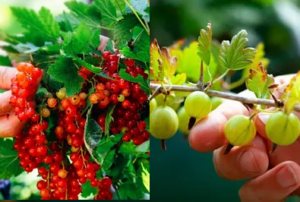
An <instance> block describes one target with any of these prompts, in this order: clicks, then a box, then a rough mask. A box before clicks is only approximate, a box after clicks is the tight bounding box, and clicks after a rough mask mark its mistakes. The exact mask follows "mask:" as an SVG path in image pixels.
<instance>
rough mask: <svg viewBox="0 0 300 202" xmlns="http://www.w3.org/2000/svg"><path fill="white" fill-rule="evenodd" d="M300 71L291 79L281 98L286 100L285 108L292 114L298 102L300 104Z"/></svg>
mask: <svg viewBox="0 0 300 202" xmlns="http://www.w3.org/2000/svg"><path fill="white" fill-rule="evenodd" d="M299 89H300V71H299V72H298V73H297V74H296V75H295V76H294V77H293V78H292V79H291V80H290V83H289V85H288V86H287V87H286V88H285V91H284V94H283V95H282V97H281V100H285V104H284V110H285V112H286V113H287V114H290V113H291V112H292V111H293V109H294V107H295V106H296V105H297V104H300V90H299Z"/></svg>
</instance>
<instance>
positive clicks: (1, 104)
mask: <svg viewBox="0 0 300 202" xmlns="http://www.w3.org/2000/svg"><path fill="white" fill-rule="evenodd" d="M17 73H18V71H17V69H16V68H12V67H2V66H0V89H3V90H7V91H6V92H4V93H1V94H0V137H14V136H16V135H17V134H20V132H21V131H22V129H23V127H24V125H25V124H26V121H20V120H19V119H18V117H17V116H16V114H15V113H14V111H13V106H12V105H11V104H10V98H11V96H12V92H11V90H10V87H11V80H12V79H13V78H15V77H16V74H17ZM40 81H41V77H40V78H39V79H37V84H39V83H40ZM37 87H38V85H37V86H36V89H34V90H33V94H32V95H31V96H29V97H28V98H27V100H28V102H30V103H32V104H33V105H35V102H34V95H35V92H36V91H37Z"/></svg>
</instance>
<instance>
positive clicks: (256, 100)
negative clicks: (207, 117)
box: [150, 83, 300, 112]
mask: <svg viewBox="0 0 300 202" xmlns="http://www.w3.org/2000/svg"><path fill="white" fill-rule="evenodd" d="M165 87H166V86H165ZM171 87H172V91H182V92H193V91H199V90H200V89H199V88H197V87H190V86H180V85H172V86H171ZM157 88H159V91H160V92H163V89H162V88H161V86H160V84H152V83H151V84H150V89H152V90H155V89H157ZM206 93H207V94H208V95H210V96H214V97H220V98H224V99H230V100H235V101H239V102H242V103H247V104H259V105H266V106H275V101H274V100H267V99H259V98H252V97H251V98H250V97H244V96H241V95H237V94H234V93H228V92H220V91H215V90H207V91H206ZM294 110H295V111H297V112H300V106H299V105H297V106H295V107H294Z"/></svg>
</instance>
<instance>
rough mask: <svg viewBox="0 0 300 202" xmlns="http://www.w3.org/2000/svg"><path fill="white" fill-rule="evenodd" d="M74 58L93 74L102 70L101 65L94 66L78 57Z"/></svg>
mask: <svg viewBox="0 0 300 202" xmlns="http://www.w3.org/2000/svg"><path fill="white" fill-rule="evenodd" d="M74 60H76V61H77V62H78V63H79V64H80V65H81V66H83V67H85V68H86V69H88V70H90V71H91V72H93V73H95V74H98V73H100V72H101V71H102V69H101V67H95V66H94V65H92V64H90V63H88V62H86V61H85V60H82V59H81V58H79V57H74Z"/></svg>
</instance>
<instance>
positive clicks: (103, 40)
mask: <svg viewBox="0 0 300 202" xmlns="http://www.w3.org/2000/svg"><path fill="white" fill-rule="evenodd" d="M108 40H109V38H108V37H106V36H102V35H100V46H99V47H98V50H99V51H104V49H105V47H106V44H107V42H108Z"/></svg>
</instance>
